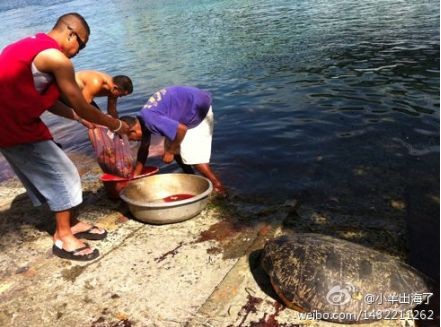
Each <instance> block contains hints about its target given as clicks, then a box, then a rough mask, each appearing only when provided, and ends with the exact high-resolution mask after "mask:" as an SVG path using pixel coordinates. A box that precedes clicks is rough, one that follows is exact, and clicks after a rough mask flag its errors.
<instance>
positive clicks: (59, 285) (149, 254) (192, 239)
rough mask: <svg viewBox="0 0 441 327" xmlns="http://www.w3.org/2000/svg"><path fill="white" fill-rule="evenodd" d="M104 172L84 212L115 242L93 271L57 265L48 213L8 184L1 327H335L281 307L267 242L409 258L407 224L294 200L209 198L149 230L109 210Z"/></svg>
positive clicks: (88, 181) (91, 187)
mask: <svg viewBox="0 0 441 327" xmlns="http://www.w3.org/2000/svg"><path fill="white" fill-rule="evenodd" d="M98 174H99V172H98V171H97V170H96V169H92V170H91V171H89V172H87V173H85V174H84V175H83V176H82V181H83V189H84V203H83V204H82V205H81V206H80V207H79V209H78V213H79V218H80V219H84V220H87V221H89V222H92V223H94V224H96V225H98V226H101V227H104V228H106V229H107V230H108V232H109V236H108V238H107V239H106V240H104V241H100V242H93V246H96V247H97V248H98V249H99V250H100V253H101V256H100V257H99V258H98V259H97V260H95V261H92V262H88V263H79V262H71V261H67V260H62V259H59V258H57V257H54V256H53V255H52V253H51V246H52V239H51V235H50V233H51V231H52V230H53V228H54V225H53V217H52V215H51V213H50V211H49V210H48V209H47V208H46V207H39V208H34V207H32V205H31V203H30V201H29V200H28V198H27V197H26V196H25V195H24V189H23V188H22V187H21V186H20V183H19V182H17V181H16V180H9V181H6V182H3V183H2V184H1V185H0V193H1V194H2V197H1V202H0V205H1V207H0V236H1V238H0V249H1V252H0V325H1V326H26V327H29V326H94V327H104V326H167V327H168V326H261V327H264V326H268V327H270V326H271V327H273V326H337V324H334V323H330V322H325V321H317V320H301V319H300V318H299V314H298V312H296V311H294V310H292V309H289V308H286V307H285V306H284V305H283V304H282V303H281V301H280V299H279V298H278V297H277V295H276V294H275V292H274V291H273V289H272V286H271V284H270V282H269V280H268V278H267V276H266V275H265V273H264V272H263V270H262V269H261V267H260V264H259V253H260V249H262V247H263V245H264V244H265V241H266V240H268V239H271V238H273V237H275V236H277V235H281V234H284V233H292V232H319V233H326V234H331V235H334V236H337V237H341V238H345V239H348V240H352V241H354V242H357V243H362V244H365V245H370V246H372V247H373V248H376V249H378V250H384V249H388V253H389V254H392V255H395V256H396V257H398V258H403V260H405V258H406V257H407V250H406V249H405V247H404V246H403V244H405V241H404V242H403V231H405V229H406V221H405V219H404V218H403V219H401V218H399V217H398V216H396V217H392V218H391V219H396V221H395V223H394V224H388V223H383V224H381V222H379V221H378V222H374V221H373V219H366V216H367V215H368V213H367V214H366V215H363V214H360V213H358V214H357V215H352V214H350V213H338V212H337V211H338V210H334V211H333V210H330V209H329V208H326V209H325V208H318V207H310V206H308V205H306V204H301V203H300V202H299V201H298V199H294V198H293V199H290V200H288V201H283V203H276V202H268V201H265V199H258V198H246V197H241V196H238V195H236V196H235V195H233V196H232V197H231V199H229V200H217V199H211V201H210V203H209V205H208V206H207V208H206V209H204V210H203V211H202V212H201V214H199V215H198V216H196V217H194V218H192V219H190V220H187V221H184V222H181V223H177V224H170V225H149V224H145V223H141V222H139V221H137V220H136V219H134V218H133V217H132V216H131V214H130V212H129V211H128V209H127V207H126V206H125V205H124V203H122V202H121V201H111V200H109V199H108V198H107V196H106V194H105V191H104V189H103V187H102V185H101V183H100V182H99V180H98V178H97V176H98ZM397 212H402V211H400V210H398V211H397ZM400 217H401V216H400ZM403 217H404V216H403ZM379 224H380V225H379ZM391 249H392V250H391ZM413 325H414V322H413V321H410V320H383V321H377V322H374V323H372V324H370V325H369V326H403V327H404V326H413Z"/></svg>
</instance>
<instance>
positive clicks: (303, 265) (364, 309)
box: [261, 233, 431, 323]
mask: <svg viewBox="0 0 441 327" xmlns="http://www.w3.org/2000/svg"><path fill="white" fill-rule="evenodd" d="M261 260H262V261H261V262H262V267H263V269H264V270H265V272H266V273H267V274H268V275H269V277H270V280H271V284H272V286H273V288H274V290H275V291H276V293H277V294H278V295H279V297H280V298H281V300H282V301H283V302H284V303H285V305H287V306H288V307H290V308H293V309H296V310H297V311H304V312H315V313H317V312H318V313H321V315H320V317H322V319H325V320H329V321H335V322H341V323H354V322H358V321H360V320H363V321H364V322H367V321H369V320H377V319H385V318H387V317H386V315H390V317H392V316H391V315H392V314H393V315H395V316H398V317H402V315H403V312H405V311H406V310H409V309H412V308H413V307H415V306H416V305H417V304H419V303H421V302H418V303H416V302H415V301H416V300H418V301H425V300H427V298H428V297H429V298H430V296H431V291H430V288H429V282H428V280H427V278H426V277H425V276H424V275H423V274H421V273H420V272H418V271H417V270H416V269H414V268H412V267H411V266H409V265H407V264H405V263H402V262H401V261H399V260H398V259H396V258H394V257H392V256H390V255H387V254H384V253H381V252H378V251H376V250H373V249H370V248H367V247H365V246H361V245H359V244H355V243H352V242H348V241H344V240H341V239H338V238H333V237H330V236H325V235H320V234H312V233H305V234H300V233H299V234H294V235H290V236H282V237H279V238H276V239H273V240H270V241H268V242H267V243H266V245H265V247H264V249H263V253H262V259H261Z"/></svg>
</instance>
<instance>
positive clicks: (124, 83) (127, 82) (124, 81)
mask: <svg viewBox="0 0 441 327" xmlns="http://www.w3.org/2000/svg"><path fill="white" fill-rule="evenodd" d="M112 81H113V83H115V85H116V86H117V87H118V88H119V89H121V90H123V91H127V93H128V94H130V93H132V92H133V84H132V80H131V79H130V77H128V76H126V75H116V76H113V77H112Z"/></svg>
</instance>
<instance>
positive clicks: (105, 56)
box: [0, 0, 439, 197]
mask: <svg viewBox="0 0 441 327" xmlns="http://www.w3.org/2000/svg"><path fill="white" fill-rule="evenodd" d="M67 11H78V12H80V13H81V14H82V15H84V16H85V17H86V19H87V20H88V22H89V24H90V26H91V29H92V34H91V37H90V41H89V44H88V46H87V48H86V50H85V51H83V52H82V53H81V54H80V55H79V56H77V57H76V58H75V59H74V63H75V67H76V69H97V70H102V71H107V72H108V73H110V74H127V75H129V76H131V77H132V79H133V81H134V85H135V90H134V93H133V94H132V95H131V96H129V97H126V98H123V99H121V101H120V106H119V110H120V111H121V112H124V113H134V112H136V111H137V110H139V109H140V108H141V106H142V105H143V103H144V102H145V101H146V99H147V97H148V96H149V95H150V94H152V93H153V92H154V91H156V90H157V89H159V88H162V87H164V86H166V85H171V84H189V85H195V86H198V87H201V88H205V89H208V90H210V91H211V92H212V93H213V96H214V104H213V108H214V111H215V119H216V126H215V136H214V146H213V155H212V162H213V165H214V168H215V170H216V171H217V172H218V173H219V175H221V176H222V178H223V179H224V180H225V182H226V184H227V185H228V186H230V188H231V189H233V191H236V192H240V193H248V194H264V195H267V196H269V197H281V196H282V197H290V196H291V195H292V194H295V193H297V192H303V191H305V190H307V191H311V192H314V191H317V190H320V192H328V191H329V192H331V191H334V190H336V189H341V192H342V193H345V192H351V191H352V192H357V193H360V192H361V194H363V192H376V191H375V190H373V189H374V188H375V187H365V186H364V185H365V184H366V183H371V184H372V183H374V184H375V183H377V182H378V183H380V182H382V183H388V184H387V185H389V187H385V188H386V189H387V188H389V189H397V188H400V189H401V185H402V184H403V183H404V184H406V185H408V184H411V183H412V180H411V179H408V180H403V179H401V178H400V177H399V176H400V174H399V173H400V172H405V171H408V170H409V169H415V170H416V171H417V172H416V173H415V175H418V176H420V175H423V176H424V177H427V178H428V179H438V181H439V177H438V176H439V3H438V2H436V1H416V0H415V1H407V2H405V3H403V2H402V1H394V0H392V1H390V0H389V1H378V0H375V1H374V0H368V1H363V2H359V1H353V0H344V1H334V0H330V1H329V0H326V1H325V0H316V1H291V0H289V1H288V0H270V1H260V2H256V1H246V0H245V1H235V0H224V1H213V0H205V1H185V2H182V1H176V0H165V1H160V2H158V1H153V0H150V1H128V0H126V1H124V0H119V1H111V0H104V1H100V2H95V1H91V0H90V1H87V0H76V1H29V0H28V1H7V2H4V3H2V4H1V5H0V18H1V19H2V22H3V24H2V27H0V30H1V34H2V35H4V36H5V37H4V38H2V40H0V45H1V47H3V46H4V45H6V44H7V43H9V42H11V41H13V40H16V39H18V38H20V37H22V36H25V35H28V34H32V33H34V32H36V31H47V30H49V29H50V27H51V26H52V24H53V22H54V20H55V18H56V17H57V16H58V15H60V14H62V13H65V12H67ZM11 27H12V28H11ZM99 103H100V104H102V105H104V104H105V102H104V101H102V102H99ZM45 119H47V121H48V122H49V124H50V126H51V128H52V129H53V131H54V135H55V136H56V138H57V140H59V141H60V142H61V143H63V145H64V146H65V148H66V150H67V151H68V152H69V153H70V154H75V155H76V154H86V155H88V156H89V158H90V160H93V157H92V150H91V148H90V145H89V143H88V141H87V137H86V133H85V132H84V130H82V128H81V127H79V126H78V125H75V124H71V123H65V122H64V121H62V120H59V119H54V118H53V117H51V116H50V115H48V116H47V117H45ZM415 160H417V163H416V162H415ZM79 164H80V163H79ZM0 168H1V171H2V172H1V174H2V176H3V178H5V177H6V176H10V175H11V173H10V172H9V171H8V169H7V168H6V165H5V164H4V162H3V161H2V163H1V166H0ZM360 169H361V170H363V171H365V172H366V174H367V175H366V176H369V178H366V179H362V178H361V177H360V174H359V173H356V172H359V171H360ZM369 171H371V172H372V171H375V172H376V173H375V174H377V175H375V174H374V176H373V175H369V174H368V173H367V172H369ZM392 172H393V173H392ZM395 172H398V173H397V174H396V173H395ZM363 176H364V175H363ZM380 176H381V177H380ZM357 178H358V179H357ZM356 181H358V182H356ZM357 183H359V184H357Z"/></svg>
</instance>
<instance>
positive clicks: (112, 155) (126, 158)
mask: <svg viewBox="0 0 441 327" xmlns="http://www.w3.org/2000/svg"><path fill="white" fill-rule="evenodd" d="M89 138H90V141H91V142H92V146H93V148H94V150H95V153H96V156H97V161H98V164H99V166H100V167H101V169H102V170H103V172H105V173H107V174H112V175H115V176H120V177H124V178H129V177H131V175H132V172H133V169H134V164H135V162H134V158H133V155H132V152H131V150H130V144H129V140H128V138H127V136H125V135H124V136H120V135H118V134H116V133H113V132H111V131H110V130H109V129H107V128H106V127H102V126H97V127H96V128H93V129H89Z"/></svg>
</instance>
